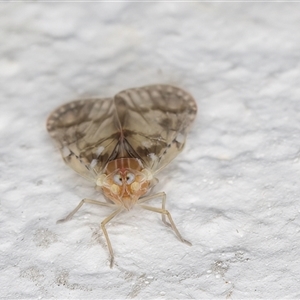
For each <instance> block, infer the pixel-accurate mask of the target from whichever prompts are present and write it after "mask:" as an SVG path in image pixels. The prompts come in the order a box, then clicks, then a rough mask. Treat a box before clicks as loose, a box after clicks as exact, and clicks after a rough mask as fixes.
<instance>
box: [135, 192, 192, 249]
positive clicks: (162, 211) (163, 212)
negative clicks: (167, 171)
mask: <svg viewBox="0 0 300 300" xmlns="http://www.w3.org/2000/svg"><path fill="white" fill-rule="evenodd" d="M154 198H161V199H162V205H161V206H162V207H161V208H157V207H153V206H148V205H145V204H142V203H144V202H146V201H149V200H151V199H154ZM166 199H167V197H166V193H164V192H161V193H157V194H155V195H151V196H147V197H144V198H141V199H140V200H139V201H138V204H139V205H140V206H141V207H142V208H144V209H146V210H150V211H153V212H157V213H160V214H161V215H162V221H163V222H164V223H165V224H166V225H167V226H169V227H171V228H172V229H173V231H174V232H175V234H176V236H177V237H178V239H179V240H180V241H181V242H183V243H185V244H187V245H189V246H192V244H191V243H190V242H189V241H187V240H185V239H184V238H183V237H182V236H181V234H180V232H179V231H178V229H177V227H176V225H175V223H174V221H173V218H172V216H171V214H170V212H169V211H168V210H166ZM166 217H167V218H168V219H169V222H170V223H168V222H167V220H166Z"/></svg>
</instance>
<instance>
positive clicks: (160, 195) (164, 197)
mask: <svg viewBox="0 0 300 300" xmlns="http://www.w3.org/2000/svg"><path fill="white" fill-rule="evenodd" d="M155 198H161V208H162V209H163V210H166V201H167V195H166V193H165V192H160V193H157V194H154V195H150V196H147V197H143V198H141V199H139V201H138V204H141V203H144V202H146V201H149V200H152V199H155ZM161 219H162V221H163V222H164V224H165V225H167V226H169V227H172V225H171V224H170V223H168V222H167V220H166V215H164V214H162V215H161Z"/></svg>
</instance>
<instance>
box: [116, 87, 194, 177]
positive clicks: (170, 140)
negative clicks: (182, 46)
mask: <svg viewBox="0 0 300 300" xmlns="http://www.w3.org/2000/svg"><path fill="white" fill-rule="evenodd" d="M114 101H115V106H116V110H117V112H118V117H119V120H120V123H121V126H122V130H123V134H124V138H125V141H124V144H125V146H126V148H127V152H128V154H129V155H130V156H132V157H137V158H140V159H141V160H142V162H143V164H144V166H145V167H146V168H147V169H149V170H152V172H153V173H154V174H155V173H157V172H158V171H159V170H161V169H162V168H163V167H165V166H166V165H167V164H168V163H169V162H170V161H171V160H172V159H174V158H175V156H177V155H178V153H180V151H181V150H182V149H183V146H184V144H185V140H186V136H187V133H188V130H189V127H190V125H191V123H192V122H193V120H194V119H195V116H196V113H197V105H196V103H195V100H194V99H193V97H192V96H191V95H190V94H189V93H187V92H185V91H183V90H182V89H179V88H176V87H173V86H169V85H151V86H145V87H141V88H134V89H128V90H124V91H122V92H120V93H118V94H117V95H116V96H115V98H114Z"/></svg>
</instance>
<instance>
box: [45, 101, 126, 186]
mask: <svg viewBox="0 0 300 300" xmlns="http://www.w3.org/2000/svg"><path fill="white" fill-rule="evenodd" d="M47 129H48V131H49V134H50V135H51V137H52V138H53V139H54V140H55V142H56V144H57V146H58V148H59V150H60V152H61V154H62V157H63V159H64V161H65V163H66V164H67V165H68V166H70V167H71V168H72V169H73V170H75V171H76V172H78V173H79V174H80V175H82V176H83V177H85V178H87V179H89V180H92V181H94V180H95V177H96V175H97V174H99V173H102V170H103V168H104V167H105V165H106V163H107V162H108V161H109V160H110V159H111V158H112V157H113V156H116V147H117V145H118V141H119V135H120V133H119V132H120V124H119V121H118V116H117V115H116V110H115V106H114V101H113V99H111V98H108V99H91V100H80V101H73V102H70V103H67V104H65V105H63V106H61V107H59V108H58V109H56V110H55V111H54V112H53V113H52V114H51V115H50V116H49V118H48V121H47Z"/></svg>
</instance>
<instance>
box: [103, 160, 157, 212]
mask: <svg viewBox="0 0 300 300" xmlns="http://www.w3.org/2000/svg"><path fill="white" fill-rule="evenodd" d="M149 175H150V174H149V172H148V171H147V170H145V169H142V165H141V163H140V162H139V161H138V160H137V159H135V158H119V159H116V160H113V161H110V162H109V163H108V164H107V166H106V170H105V174H103V175H101V176H100V177H99V179H98V180H97V185H99V186H101V188H102V190H103V193H104V195H105V196H106V197H107V198H108V199H110V200H111V201H113V202H114V203H115V204H117V205H120V206H124V207H125V208H127V209H128V210H129V209H130V208H131V207H132V206H133V205H134V204H135V203H136V202H137V200H138V199H139V198H140V197H141V196H143V195H145V194H146V193H147V191H148V190H149V188H150V183H151V175H150V176H149Z"/></svg>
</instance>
